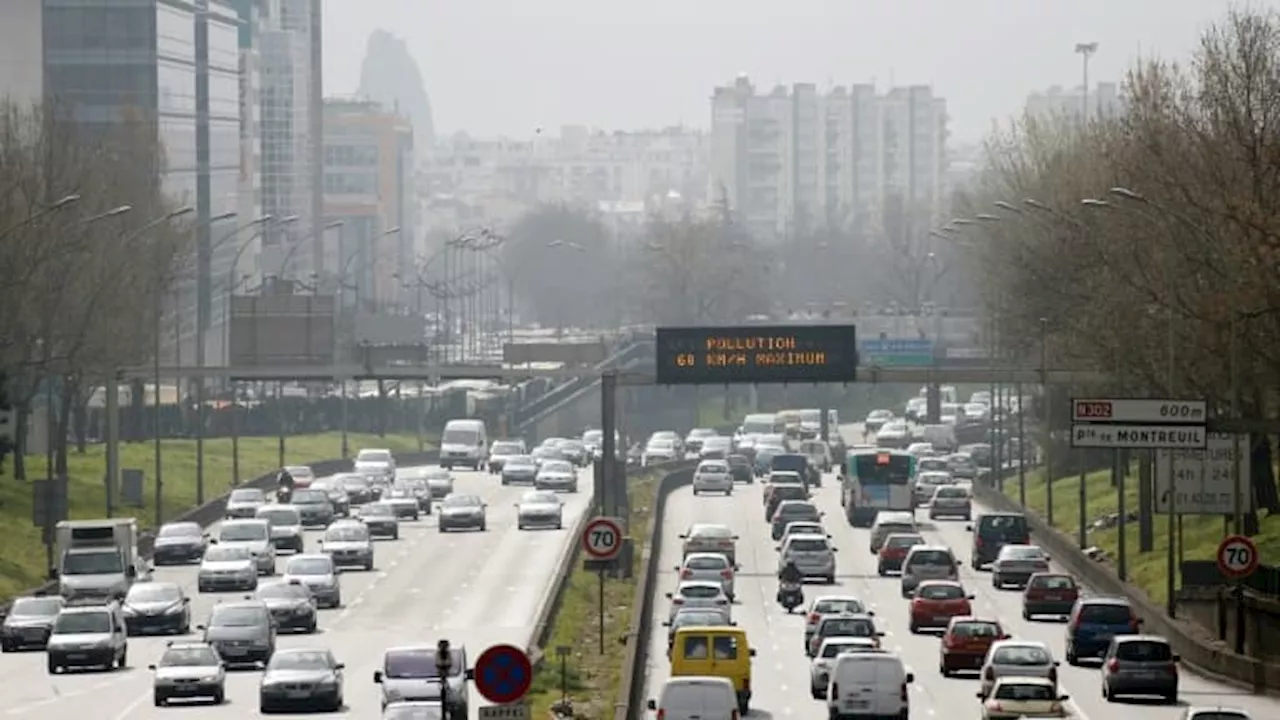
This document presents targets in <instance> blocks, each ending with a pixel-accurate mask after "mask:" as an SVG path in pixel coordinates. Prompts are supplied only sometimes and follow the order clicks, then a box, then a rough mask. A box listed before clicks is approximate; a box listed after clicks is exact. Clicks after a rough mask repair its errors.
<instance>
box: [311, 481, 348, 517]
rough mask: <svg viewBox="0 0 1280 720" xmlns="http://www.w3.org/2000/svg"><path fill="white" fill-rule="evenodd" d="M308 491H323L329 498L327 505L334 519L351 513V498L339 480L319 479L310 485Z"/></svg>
mask: <svg viewBox="0 0 1280 720" xmlns="http://www.w3.org/2000/svg"><path fill="white" fill-rule="evenodd" d="M308 489H309V490H323V491H324V493H325V494H326V495H327V496H328V497H329V504H330V505H332V506H333V515H334V517H346V516H347V515H349V514H350V513H351V498H350V497H349V496H348V495H347V489H346V488H345V487H344V486H343V484H342V481H341V480H340V479H338V478H334V477H328V478H319V479H317V480H316V481H315V482H313V483H311V487H310V488H308Z"/></svg>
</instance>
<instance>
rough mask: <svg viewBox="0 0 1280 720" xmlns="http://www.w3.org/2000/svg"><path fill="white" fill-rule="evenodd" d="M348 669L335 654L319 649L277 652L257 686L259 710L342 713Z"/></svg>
mask: <svg viewBox="0 0 1280 720" xmlns="http://www.w3.org/2000/svg"><path fill="white" fill-rule="evenodd" d="M345 667H346V666H345V665H343V664H342V663H340V662H338V660H337V659H336V658H334V656H333V653H331V652H329V651H328V650H324V649H320V648H285V649H283V650H280V651H278V652H276V654H275V655H273V656H272V657H271V660H270V661H269V662H268V663H267V667H266V669H265V670H264V671H263V673H262V680H261V681H260V682H259V684H258V711H259V712H261V713H263V714H266V713H272V712H281V711H296V710H300V709H301V710H326V711H328V712H338V711H340V710H342V708H343V707H344V706H345V705H346V701H345V700H344V696H343V685H342V683H343V669H344V668H345Z"/></svg>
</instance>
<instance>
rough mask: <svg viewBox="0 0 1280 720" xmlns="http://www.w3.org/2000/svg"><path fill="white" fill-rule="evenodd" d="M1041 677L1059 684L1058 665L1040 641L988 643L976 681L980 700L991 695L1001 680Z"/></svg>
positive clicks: (1046, 646)
mask: <svg viewBox="0 0 1280 720" xmlns="http://www.w3.org/2000/svg"><path fill="white" fill-rule="evenodd" d="M1011 676H1013V677H1042V678H1047V679H1049V680H1052V681H1053V682H1054V683H1055V684H1056V683H1057V682H1058V663H1057V661H1056V660H1054V659H1053V652H1052V651H1050V650H1049V646H1048V645H1046V644H1044V643H1042V642H1034V641H1031V640H997V641H995V642H994V643H992V644H991V649H990V650H988V651H987V657H986V658H985V659H984V660H983V663H982V670H981V671H980V673H979V679H980V680H981V682H982V686H981V687H982V691H981V692H982V697H984V698H985V697H990V696H991V688H992V686H994V685H995V682H996V681H997V680H999V679H1000V678H1002V677H1011Z"/></svg>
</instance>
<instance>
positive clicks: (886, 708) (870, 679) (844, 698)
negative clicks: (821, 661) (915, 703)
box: [826, 652, 915, 720]
mask: <svg viewBox="0 0 1280 720" xmlns="http://www.w3.org/2000/svg"><path fill="white" fill-rule="evenodd" d="M913 682H915V674H914V673H912V672H911V671H910V670H908V669H907V667H906V665H905V664H903V661H902V658H901V657H900V656H899V655H898V654H897V653H885V652H880V653H871V652H860V653H845V654H843V655H837V656H836V657H835V660H834V662H833V664H832V668H831V691H830V693H829V694H828V695H827V708H826V710H827V717H829V718H855V717H876V718H902V719H904V720H905V718H908V717H911V695H912V694H913V693H910V692H908V690H909V689H910V688H909V686H910V685H911V684H912V683H913Z"/></svg>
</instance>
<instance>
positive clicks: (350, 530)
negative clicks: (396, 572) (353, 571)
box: [316, 520, 374, 570]
mask: <svg viewBox="0 0 1280 720" xmlns="http://www.w3.org/2000/svg"><path fill="white" fill-rule="evenodd" d="M316 544H317V545H319V547H320V551H321V552H323V553H325V554H327V555H328V556H329V557H331V558H333V564H334V565H336V566H337V567H353V566H354V567H361V568H364V569H365V570H373V556H374V549H373V537H372V535H371V534H370V532H369V526H368V525H365V524H364V523H362V522H360V521H358V520H346V521H341V522H335V523H333V524H332V525H330V526H329V527H327V528H325V531H324V534H323V535H321V536H320V539H319V540H317V541H316Z"/></svg>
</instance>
